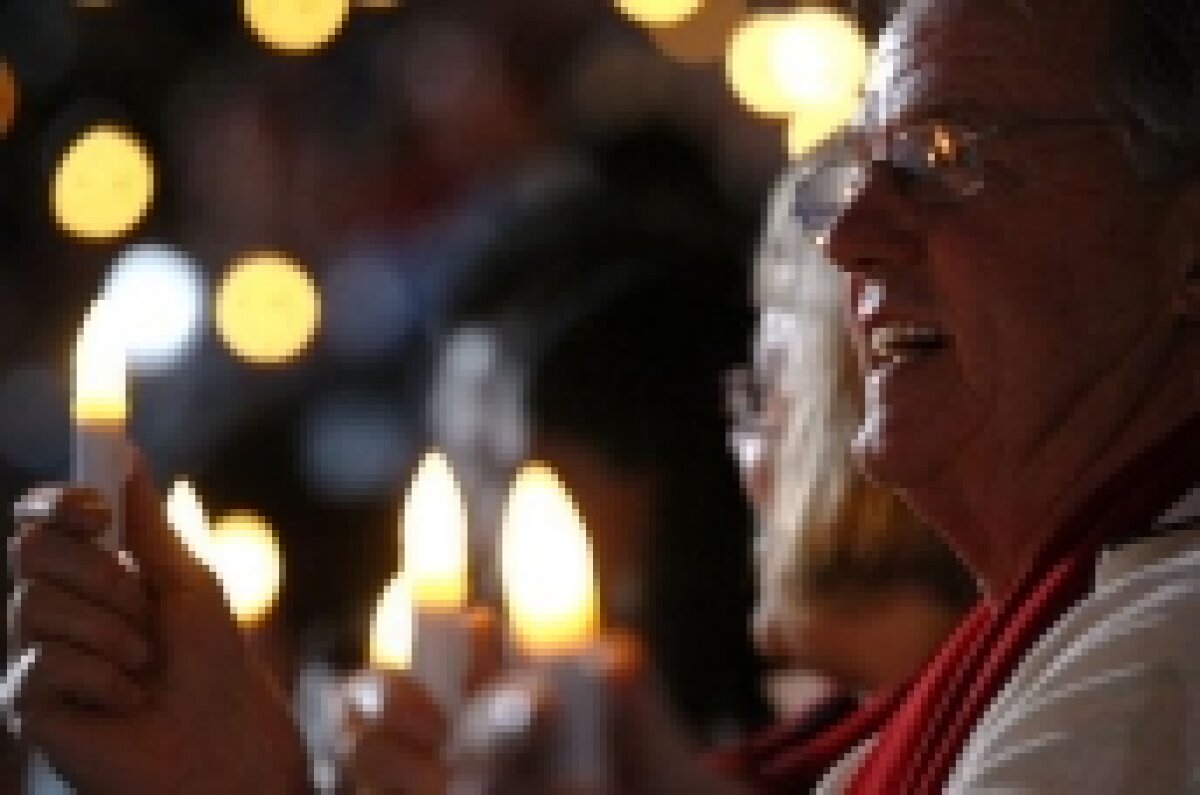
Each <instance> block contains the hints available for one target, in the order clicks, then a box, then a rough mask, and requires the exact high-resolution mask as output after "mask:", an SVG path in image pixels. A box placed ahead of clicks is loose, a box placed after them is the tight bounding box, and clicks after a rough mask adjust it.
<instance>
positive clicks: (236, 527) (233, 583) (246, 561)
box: [204, 511, 283, 627]
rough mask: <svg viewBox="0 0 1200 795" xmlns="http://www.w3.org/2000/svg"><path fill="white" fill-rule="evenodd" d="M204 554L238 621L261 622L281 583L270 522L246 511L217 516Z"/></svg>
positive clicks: (281, 567)
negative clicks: (217, 518)
mask: <svg viewBox="0 0 1200 795" xmlns="http://www.w3.org/2000/svg"><path fill="white" fill-rule="evenodd" d="M204 558H205V562H206V563H207V564H208V566H209V568H210V569H211V570H212V572H213V573H214V574H216V576H217V579H218V580H220V581H221V587H222V589H223V590H224V591H225V598H226V599H227V600H228V601H229V609H230V611H231V612H232V613H233V617H234V618H235V619H237V622H238V624H239V625H241V626H242V627H252V626H254V625H256V624H259V623H261V622H262V620H263V619H264V618H266V616H267V615H268V614H269V613H270V612H271V609H272V608H273V607H274V606H275V600H276V599H277V598H278V597H279V589H280V586H281V585H282V583H283V564H282V562H281V560H280V554H279V545H278V543H277V542H276V540H275V534H274V533H273V532H272V531H271V526H270V524H268V522H267V521H266V520H265V519H263V518H262V517H261V516H258V515H257V514H254V513H252V512H250V511H235V512H233V513H230V514H228V515H226V516H223V517H221V518H220V519H219V520H217V522H216V524H215V525H214V527H213V529H212V533H211V534H210V535H209V543H208V544H207V550H206V554H205V556H204Z"/></svg>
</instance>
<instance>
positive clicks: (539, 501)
mask: <svg viewBox="0 0 1200 795" xmlns="http://www.w3.org/2000/svg"><path fill="white" fill-rule="evenodd" d="M500 554H501V563H500V566H501V578H502V580H503V584H504V595H505V600H506V602H507V605H508V613H509V618H510V619H511V621H512V627H513V632H514V635H515V638H516V641H517V643H518V645H519V646H520V647H521V649H522V650H523V651H525V652H526V653H528V654H530V655H532V656H543V655H555V654H563V653H570V652H574V651H578V650H581V649H583V648H585V647H586V646H587V645H588V644H589V642H590V641H591V640H592V638H593V637H594V635H595V633H596V626H597V608H596V584H595V574H594V571H593V564H592V550H591V545H590V544H589V542H588V538H587V533H586V531H585V529H584V524H583V520H582V518H581V517H580V515H579V511H578V509H577V508H576V507H575V503H574V501H573V500H572V499H571V496H570V495H569V494H568V492H567V490H566V487H565V486H563V484H562V482H561V481H560V480H559V478H558V476H557V475H556V474H555V473H554V472H553V471H552V470H550V469H549V468H548V467H547V466H546V465H544V464H538V463H533V464H528V465H526V466H525V467H523V468H522V469H521V471H520V472H519V473H518V474H517V477H516V480H515V481H514V482H513V485H512V488H511V490H510V491H509V494H508V501H507V503H506V505H505V507H504V517H503V523H502V526H501V550H500Z"/></svg>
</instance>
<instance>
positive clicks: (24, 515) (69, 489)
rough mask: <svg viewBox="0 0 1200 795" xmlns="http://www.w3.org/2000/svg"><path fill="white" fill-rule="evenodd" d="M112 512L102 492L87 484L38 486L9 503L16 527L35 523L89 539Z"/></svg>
mask: <svg viewBox="0 0 1200 795" xmlns="http://www.w3.org/2000/svg"><path fill="white" fill-rule="evenodd" d="M111 516H112V512H111V510H110V508H109V506H108V504H107V503H106V502H105V500H104V497H103V495H101V494H100V493H99V492H98V491H96V490H95V489H92V488H89V487H87V486H62V485H42V486H37V487H35V488H33V489H30V490H29V491H28V492H26V493H25V495H24V496H23V497H21V499H20V500H18V501H17V502H16V503H15V504H14V505H13V519H14V521H15V522H16V524H17V526H18V527H21V526H22V525H29V524H33V525H39V526H46V527H50V528H52V529H54V530H55V531H57V532H61V533H65V534H67V535H71V536H74V537H77V538H83V539H87V540H92V539H95V538H97V537H98V536H99V535H101V534H102V533H103V532H104V531H105V530H106V529H107V528H108V523H109V521H110V519H111Z"/></svg>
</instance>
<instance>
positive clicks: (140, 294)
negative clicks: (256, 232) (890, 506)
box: [104, 243, 204, 370]
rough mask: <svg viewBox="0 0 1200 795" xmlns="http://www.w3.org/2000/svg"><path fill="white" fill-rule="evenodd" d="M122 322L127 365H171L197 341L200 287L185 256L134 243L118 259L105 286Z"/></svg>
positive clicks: (196, 273) (201, 309)
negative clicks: (126, 348)
mask: <svg viewBox="0 0 1200 795" xmlns="http://www.w3.org/2000/svg"><path fill="white" fill-rule="evenodd" d="M104 298H105V300H108V301H110V302H111V303H113V304H114V305H115V306H116V307H117V314H118V317H120V319H121V321H122V322H123V323H124V325H125V327H126V329H125V339H126V344H127V345H128V351H129V361H130V364H131V365H132V366H134V367H136V368H139V369H144V370H158V369H162V368H165V367H167V366H169V365H171V364H174V363H175V362H176V361H178V360H179V358H180V357H181V356H182V355H183V354H184V353H186V352H187V350H188V349H189V347H190V346H191V344H192V343H193V342H194V341H195V340H196V338H197V336H198V335H197V332H198V331H199V329H200V324H201V320H202V319H203V316H204V283H203V280H202V279H201V277H200V272H199V269H198V268H197V267H196V264H195V263H194V262H193V261H192V259H191V258H190V257H188V255H187V254H185V253H184V252H182V251H180V250H179V249H176V248H173V247H172V246H168V245H164V244H160V243H136V244H134V245H132V246H129V247H128V248H126V249H125V250H124V251H122V252H121V254H120V255H119V256H118V257H117V259H116V261H115V262H114V263H113V269H112V271H111V272H110V273H109V277H108V281H107V283H106V284H105V288H104Z"/></svg>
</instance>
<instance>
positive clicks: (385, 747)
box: [346, 734, 449, 795]
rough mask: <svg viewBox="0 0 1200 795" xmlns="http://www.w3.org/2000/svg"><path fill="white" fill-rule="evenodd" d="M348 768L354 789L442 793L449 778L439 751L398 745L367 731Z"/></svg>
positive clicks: (409, 794) (413, 794) (421, 794)
mask: <svg viewBox="0 0 1200 795" xmlns="http://www.w3.org/2000/svg"><path fill="white" fill-rule="evenodd" d="M346 770H347V778H348V779H349V780H350V783H351V784H352V785H353V786H354V787H355V791H368V792H397V793H405V795H443V793H445V792H446V787H447V784H448V780H449V775H448V772H447V770H446V767H445V766H444V765H443V764H442V763H441V761H439V759H438V757H437V756H436V755H432V754H428V753H425V752H423V751H414V750H413V749H411V748H408V747H405V746H403V745H398V744H396V743H394V742H393V741H391V739H390V738H389V737H387V736H386V735H382V734H368V735H365V736H364V737H363V738H362V739H361V740H360V741H359V743H358V744H357V745H356V746H355V748H354V751H353V753H352V754H351V757H350V760H349V764H348V766H347V768H346Z"/></svg>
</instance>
